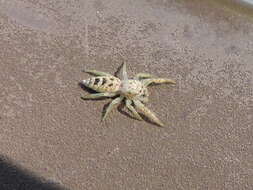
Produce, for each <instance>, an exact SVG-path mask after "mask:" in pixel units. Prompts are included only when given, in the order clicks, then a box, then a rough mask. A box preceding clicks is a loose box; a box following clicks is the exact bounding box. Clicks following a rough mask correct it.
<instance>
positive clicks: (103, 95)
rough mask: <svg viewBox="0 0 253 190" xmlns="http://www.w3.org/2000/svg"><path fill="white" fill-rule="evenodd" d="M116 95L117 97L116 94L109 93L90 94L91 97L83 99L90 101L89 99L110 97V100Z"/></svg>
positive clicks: (87, 96)
mask: <svg viewBox="0 0 253 190" xmlns="http://www.w3.org/2000/svg"><path fill="white" fill-rule="evenodd" d="M116 95H117V94H116V93H108V92H105V93H95V94H89V95H86V96H83V97H82V99H84V100H88V99H97V98H102V97H109V98H110V97H113V96H116Z"/></svg>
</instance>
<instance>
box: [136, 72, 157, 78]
mask: <svg viewBox="0 0 253 190" xmlns="http://www.w3.org/2000/svg"><path fill="white" fill-rule="evenodd" d="M153 77H154V76H153V75H151V74H149V73H138V74H137V75H135V77H134V79H135V80H140V79H147V78H153Z"/></svg>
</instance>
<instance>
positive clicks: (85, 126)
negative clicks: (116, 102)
mask: <svg viewBox="0 0 253 190" xmlns="http://www.w3.org/2000/svg"><path fill="white" fill-rule="evenodd" d="M252 39H253V22H252V19H251V17H250V15H247V14H242V13H240V11H238V12H237V11H235V10H234V9H230V8H228V7H223V4H219V3H212V2H210V1H197V0H194V1H191V2H189V1H186V0H185V1H183V0H167V1H164V0H138V1H133V0H119V1H113V0H103V1H102V0H94V1H92V0H68V1H61V0H43V1H35V0H0V47H1V50H0V81H1V82H0V89H1V90H0V130H1V132H0V144H1V146H0V157H3V158H1V159H4V158H6V157H7V158H8V159H10V160H12V163H14V165H17V167H20V168H24V169H25V171H30V172H31V173H32V174H34V175H36V176H39V177H42V178H43V179H45V180H46V181H50V182H52V183H56V184H58V185H59V186H62V187H65V188H68V189H71V190H83V189H88V190H93V189H94V190H100V189H101V190H102V189H103V190H107V189H108V190H109V189H127V190H129V189H133V190H134V189H136V190H137V189H138V190H139V189H145V190H148V189H150V190H160V189H170V190H173V189H175V190H176V189H177V190H178V189H182V190H184V189H189V190H202V189H225V190H231V189H232V190H239V189H240V190H249V189H253V180H252V179H253V168H252V166H253V127H252V123H253V115H252V113H253V98H252V97H253V82H252V76H253V75H252V74H253V63H252V60H253V41H252ZM123 61H125V62H126V63H127V65H128V74H129V75H130V76H133V75H134V74H135V73H136V71H140V72H149V73H152V74H154V75H156V76H159V77H165V78H167V77H168V78H172V79H175V81H177V85H176V86H171V85H163V86H153V87H150V89H149V90H150V94H151V96H150V102H149V104H148V105H149V107H152V110H153V111H154V112H155V113H159V118H160V119H161V120H163V121H164V123H166V126H165V127H164V128H158V127H155V126H153V125H152V124H149V123H146V122H139V121H137V120H133V119H130V118H129V117H128V116H127V114H121V113H119V112H118V110H115V111H113V112H112V113H111V114H110V115H109V116H108V118H107V120H106V121H105V122H103V123H101V122H100V120H99V119H97V118H98V117H99V113H101V108H102V107H103V105H104V103H108V102H109V101H108V100H100V101H92V102H91V101H83V100H82V99H81V98H80V97H81V96H83V95H85V94H88V92H86V91H84V90H83V89H82V88H80V86H79V85H78V82H79V81H80V80H82V79H84V78H87V77H88V75H87V74H85V73H83V72H81V70H83V69H85V68H92V69H95V70H103V71H105V72H109V73H111V72H114V71H115V69H117V68H118V67H119V66H120V65H121V64H122V62H123ZM125 111H126V110H121V112H123V113H124V112H125ZM3 163H6V164H5V165H8V163H9V162H5V161H4V162H3ZM9 168H11V166H10V167H6V170H8V169H9ZM17 171H18V170H17ZM22 171H23V170H22ZM1 175H4V174H1ZM21 179H22V178H21ZM29 179H30V178H29ZM5 180H6V178H3V177H1V176H0V187H1V189H3V188H2V187H3V185H4V184H6V181H5ZM10 180H11V178H10ZM15 182H16V181H14V182H13V183H15ZM5 187H6V186H5ZM26 189H28V188H26ZM49 189H50V188H49ZM50 190H52V188H51V189H50Z"/></svg>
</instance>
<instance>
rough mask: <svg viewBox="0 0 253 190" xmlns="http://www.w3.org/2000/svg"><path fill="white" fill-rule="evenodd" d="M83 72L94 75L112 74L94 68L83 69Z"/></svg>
mask: <svg viewBox="0 0 253 190" xmlns="http://www.w3.org/2000/svg"><path fill="white" fill-rule="evenodd" d="M83 72H85V73H89V74H92V75H95V76H113V75H111V74H109V73H105V72H102V71H96V70H83Z"/></svg>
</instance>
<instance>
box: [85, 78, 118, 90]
mask: <svg viewBox="0 0 253 190" xmlns="http://www.w3.org/2000/svg"><path fill="white" fill-rule="evenodd" d="M82 83H83V84H84V85H85V86H86V87H88V88H91V89H93V90H95V91H97V92H111V93H112V92H117V91H118V90H119V88H120V84H121V81H120V79H118V78H117V77H114V76H97V77H91V78H89V79H87V80H83V81H82Z"/></svg>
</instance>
